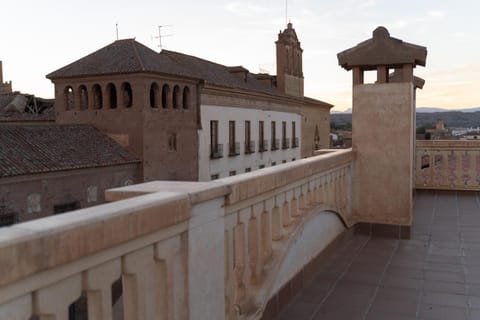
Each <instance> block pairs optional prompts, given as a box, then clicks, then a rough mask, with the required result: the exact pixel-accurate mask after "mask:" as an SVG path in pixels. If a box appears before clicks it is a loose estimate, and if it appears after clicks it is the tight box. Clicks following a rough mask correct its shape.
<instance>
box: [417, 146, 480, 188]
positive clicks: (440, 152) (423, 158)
mask: <svg viewBox="0 0 480 320" xmlns="http://www.w3.org/2000/svg"><path fill="white" fill-rule="evenodd" d="M415 157H416V159H415V188H417V189H443V190H480V141H458V140H417V142H416V150H415Z"/></svg>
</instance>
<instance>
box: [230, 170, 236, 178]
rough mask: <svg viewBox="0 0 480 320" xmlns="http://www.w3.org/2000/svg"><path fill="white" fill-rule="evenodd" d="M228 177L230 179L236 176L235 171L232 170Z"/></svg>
mask: <svg viewBox="0 0 480 320" xmlns="http://www.w3.org/2000/svg"><path fill="white" fill-rule="evenodd" d="M228 175H229V176H230V177H233V176H235V175H237V171H235V170H232V171H230V172H229V173H228Z"/></svg>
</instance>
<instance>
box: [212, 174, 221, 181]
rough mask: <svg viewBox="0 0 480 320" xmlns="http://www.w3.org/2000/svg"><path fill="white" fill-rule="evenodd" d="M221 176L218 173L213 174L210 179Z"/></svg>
mask: <svg viewBox="0 0 480 320" xmlns="http://www.w3.org/2000/svg"><path fill="white" fill-rule="evenodd" d="M219 177H220V176H219V174H218V173H216V174H212V175H211V176H210V180H217V179H218V178H219Z"/></svg>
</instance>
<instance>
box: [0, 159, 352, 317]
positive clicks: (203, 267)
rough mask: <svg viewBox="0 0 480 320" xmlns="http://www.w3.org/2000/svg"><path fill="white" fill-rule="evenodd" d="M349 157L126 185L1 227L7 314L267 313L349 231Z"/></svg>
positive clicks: (0, 281)
mask: <svg viewBox="0 0 480 320" xmlns="http://www.w3.org/2000/svg"><path fill="white" fill-rule="evenodd" d="M352 161H353V155H352V152H351V151H350V150H343V151H337V152H332V153H328V154H325V155H321V156H317V157H313V158H309V159H303V160H298V161H295V162H291V163H287V164H283V165H279V166H276V167H272V168H267V169H264V170H259V171H256V172H251V173H247V174H244V175H239V176H235V177H229V178H224V179H220V180H216V181H212V182H151V183H145V184H141V185H135V186H129V187H125V188H120V189H114V190H110V191H107V194H106V196H107V199H109V200H110V201H114V202H112V203H108V204H105V205H100V206H96V207H91V208H87V209H83V210H78V211H74V212H70V213H67V214H64V215H60V216H54V217H50V218H45V219H40V220H35V221H32V222H27V223H22V224H18V225H14V226H12V227H9V228H4V229H2V230H1V231H0V266H1V270H2V272H0V319H30V318H31V317H32V316H36V317H34V318H36V319H42V320H43V319H56V320H63V319H72V318H73V319H74V317H72V315H74V314H76V315H77V316H80V317H82V316H83V317H86V315H88V319H90V320H92V319H93V320H95V319H121V318H122V314H123V318H124V319H126V320H131V319H255V318H259V317H260V316H261V314H262V311H263V309H264V308H265V304H266V303H267V301H268V300H269V298H270V297H272V296H273V295H274V294H275V293H276V292H277V291H278V290H279V289H280V288H281V287H282V286H283V285H284V284H285V283H287V282H288V281H289V280H290V279H292V277H294V276H295V274H296V273H297V272H298V271H299V270H301V269H302V268H303V267H304V266H305V265H306V264H308V263H309V262H310V260H311V259H313V258H314V257H315V256H316V255H318V254H319V253H320V252H321V251H322V249H323V248H324V247H325V246H327V245H328V243H329V242H330V241H332V240H333V239H334V238H335V237H336V236H337V235H338V234H339V233H340V232H341V231H342V230H343V228H344V227H343V225H342V222H340V221H343V224H344V225H346V226H351V225H352V224H353V221H352V219H351V214H350V212H351V208H350V206H351V204H350V192H351V191H350V185H351V182H350V180H351V164H352ZM326 211H333V212H335V213H336V214H333V215H332V214H328V212H326ZM338 217H340V219H339V218H338ZM322 219H323V220H322ZM328 219H330V220H328ZM332 219H334V220H332ZM335 221H337V222H335ZM310 240H313V241H310ZM306 241H309V242H308V245H305V242H306ZM299 243H302V247H301V250H299V248H298V247H297V246H298V244H299Z"/></svg>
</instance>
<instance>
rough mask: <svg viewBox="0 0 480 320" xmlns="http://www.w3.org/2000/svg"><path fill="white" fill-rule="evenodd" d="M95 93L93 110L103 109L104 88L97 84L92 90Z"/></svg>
mask: <svg viewBox="0 0 480 320" xmlns="http://www.w3.org/2000/svg"><path fill="white" fill-rule="evenodd" d="M92 91H93V108H94V109H102V107H103V97H102V88H101V87H100V85H99V84H95V85H94V86H93V88H92Z"/></svg>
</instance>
